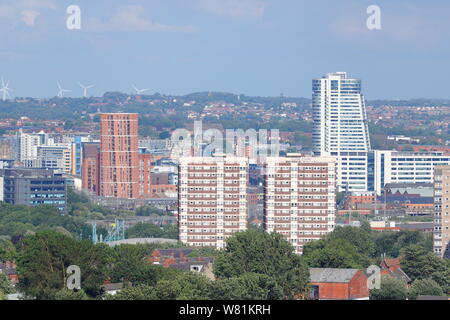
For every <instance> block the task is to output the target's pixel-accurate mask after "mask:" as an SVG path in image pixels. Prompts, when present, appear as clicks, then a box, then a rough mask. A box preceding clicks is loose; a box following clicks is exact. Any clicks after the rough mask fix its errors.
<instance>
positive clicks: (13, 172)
mask: <svg viewBox="0 0 450 320" xmlns="http://www.w3.org/2000/svg"><path fill="white" fill-rule="evenodd" d="M0 186H3V188H2V189H0V190H1V191H0V192H1V193H2V194H3V195H2V197H0V198H2V200H3V201H4V202H6V203H10V204H14V205H17V204H23V205H27V206H39V205H51V206H54V207H56V208H57V209H58V210H59V211H61V212H64V211H65V210H66V198H67V190H66V189H67V187H66V181H65V179H64V178H63V176H62V175H61V174H56V173H54V171H53V170H49V169H34V168H33V169H31V168H7V169H0Z"/></svg>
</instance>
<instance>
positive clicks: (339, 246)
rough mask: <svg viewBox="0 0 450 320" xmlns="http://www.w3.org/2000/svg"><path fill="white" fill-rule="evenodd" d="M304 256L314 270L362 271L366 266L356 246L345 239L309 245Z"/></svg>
mask: <svg viewBox="0 0 450 320" xmlns="http://www.w3.org/2000/svg"><path fill="white" fill-rule="evenodd" d="M303 256H304V257H303V258H304V259H305V261H306V262H307V263H308V265H309V266H310V267H312V268H355V269H361V268H363V267H365V264H366V263H364V262H363V260H365V259H363V257H362V256H361V255H360V254H359V253H358V250H357V249H356V247H355V245H353V244H352V243H351V242H349V241H347V240H343V239H334V240H331V239H323V241H321V240H319V241H316V242H315V243H311V244H307V245H306V246H305V247H304V253H303Z"/></svg>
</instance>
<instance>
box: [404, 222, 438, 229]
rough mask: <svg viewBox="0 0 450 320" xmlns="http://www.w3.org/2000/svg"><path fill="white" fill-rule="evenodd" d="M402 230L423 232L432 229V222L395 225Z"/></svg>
mask: <svg viewBox="0 0 450 320" xmlns="http://www.w3.org/2000/svg"><path fill="white" fill-rule="evenodd" d="M397 226H398V227H399V228H400V229H403V230H423V229H433V226H434V225H433V222H420V223H402V224H398V225H397Z"/></svg>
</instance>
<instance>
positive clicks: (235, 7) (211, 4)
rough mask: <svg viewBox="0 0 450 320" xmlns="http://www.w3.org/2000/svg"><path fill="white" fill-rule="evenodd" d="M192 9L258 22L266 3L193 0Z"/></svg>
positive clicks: (252, 0)
mask: <svg viewBox="0 0 450 320" xmlns="http://www.w3.org/2000/svg"><path fill="white" fill-rule="evenodd" d="M194 7H195V8H197V9H198V10H201V11H204V12H207V13H210V14H213V15H217V16H224V17H231V18H233V19H250V20H260V19H262V18H263V17H264V13H265V10H266V7H267V3H266V2H265V1H262V0H194Z"/></svg>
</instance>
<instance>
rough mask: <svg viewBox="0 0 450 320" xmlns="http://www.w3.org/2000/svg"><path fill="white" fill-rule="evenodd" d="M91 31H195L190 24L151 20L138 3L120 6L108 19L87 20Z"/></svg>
mask: <svg viewBox="0 0 450 320" xmlns="http://www.w3.org/2000/svg"><path fill="white" fill-rule="evenodd" d="M88 28H89V29H90V30H91V31H137V32H164V31H165V32H186V33H190V32H196V31H197V28H196V27H195V26H192V25H185V26H176V25H166V24H161V23H157V22H152V21H151V20H149V19H148V18H147V17H145V8H144V7H143V6H140V5H127V6H121V7H120V8H119V9H118V11H117V13H116V14H114V15H113V16H112V17H111V18H110V19H109V20H107V21H106V22H105V21H101V20H100V19H92V20H90V21H89V22H88Z"/></svg>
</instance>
